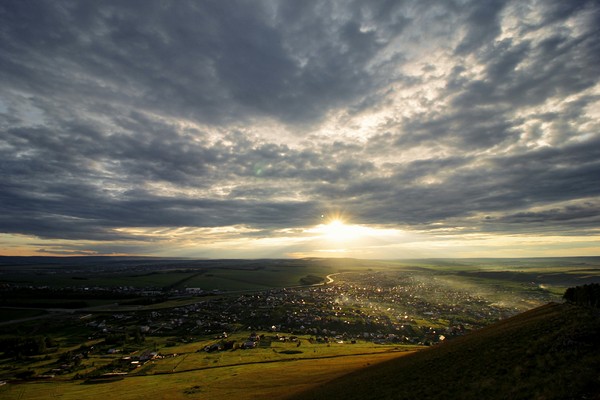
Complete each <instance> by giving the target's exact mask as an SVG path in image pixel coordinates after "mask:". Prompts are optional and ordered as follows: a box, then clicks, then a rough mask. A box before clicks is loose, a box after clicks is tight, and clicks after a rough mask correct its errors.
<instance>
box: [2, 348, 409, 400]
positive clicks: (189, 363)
mask: <svg viewBox="0 0 600 400" xmlns="http://www.w3.org/2000/svg"><path fill="white" fill-rule="evenodd" d="M234 339H243V338H242V337H241V336H240V337H239V338H238V337H234ZM152 340H153V339H148V341H152ZM157 340H158V341H162V339H161V338H158V339H157ZM300 340H301V345H300V346H298V345H297V343H290V342H285V343H283V342H277V341H275V342H272V343H271V344H270V346H268V347H260V346H259V347H258V348H256V349H250V350H241V349H236V350H227V351H221V352H215V353H207V352H205V351H203V350H202V349H203V348H204V346H205V345H207V344H211V343H214V342H215V340H212V339H207V340H204V341H199V342H195V343H190V344H185V345H179V346H173V347H163V348H161V350H160V351H161V353H164V354H165V355H167V356H166V357H165V358H163V359H158V360H154V361H150V362H148V363H146V364H145V365H143V366H142V367H140V368H138V369H136V370H134V371H133V372H131V373H130V374H129V375H128V376H127V377H125V378H124V379H123V380H118V381H114V382H108V383H98V384H89V383H86V382H87V381H86V380H84V379H74V374H70V375H62V376H60V377H57V378H54V379H52V380H49V381H44V380H36V381H31V382H20V383H16V384H15V383H8V384H7V385H4V386H2V387H0V396H1V397H2V398H3V399H24V398H27V399H46V398H52V397H60V398H61V399H97V398H100V397H102V396H105V395H110V394H111V393H112V394H113V395H115V393H118V398H120V399H138V398H142V397H145V396H147V395H148V394H150V393H152V395H153V396H156V397H157V398H170V399H171V398H173V399H188V398H210V399H225V398H230V397H229V396H231V398H236V399H262V398H266V397H264V396H268V397H269V398H283V395H284V394H285V395H287V394H290V395H291V394H294V393H299V392H301V391H304V390H306V389H309V388H311V387H314V386H316V385H318V384H322V383H325V382H327V381H330V380H332V379H334V378H336V377H339V376H341V375H343V374H345V373H348V372H350V371H354V370H356V369H359V368H363V367H365V366H368V365H373V364H376V363H378V362H381V361H385V360H389V359H391V358H395V357H399V356H402V355H405V354H409V353H410V352H413V351H415V350H416V349H418V348H417V347H414V346H382V345H375V344H373V343H367V342H362V343H361V342H359V343H356V344H338V343H334V344H330V345H327V344H311V343H309V341H308V340H307V338H306V337H303V338H301V339H300ZM139 351H141V350H139ZM171 354H176V355H175V356H170V355H171ZM122 356H123V355H112V356H107V355H100V354H99V355H94V356H92V357H90V358H89V359H88V360H85V361H84V367H83V369H82V370H80V371H78V373H80V374H83V373H85V372H86V371H87V370H88V369H87V366H89V365H92V364H93V365H94V366H95V367H98V366H102V365H106V364H108V363H110V362H113V361H114V360H116V359H118V358H120V357H122ZM51 363H52V361H51V360H48V361H43V360H40V361H39V362H37V363H32V364H31V365H29V367H28V368H33V369H36V370H37V371H40V372H41V371H43V370H45V369H47V368H48V366H47V365H48V364H51ZM282 388H285V390H283V391H282ZM190 396H191V397H190Z"/></svg>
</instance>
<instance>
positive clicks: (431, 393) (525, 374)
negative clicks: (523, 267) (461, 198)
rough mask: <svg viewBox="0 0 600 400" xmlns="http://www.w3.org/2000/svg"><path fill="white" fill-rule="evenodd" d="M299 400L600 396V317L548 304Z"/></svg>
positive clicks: (343, 379)
mask: <svg viewBox="0 0 600 400" xmlns="http://www.w3.org/2000/svg"><path fill="white" fill-rule="evenodd" d="M293 399H294V400H308V399H345V400H350V399H445V400H447V399H545V400H546V399H600V316H599V315H598V312H597V311H595V312H594V311H591V310H589V309H586V308H582V307H579V306H574V305H571V304H548V305H546V306H543V307H539V308H536V309H534V310H531V311H528V312H525V313H523V314H520V315H518V316H515V317H513V318H509V319H507V320H504V321H502V322H499V323H497V324H494V325H491V326H489V327H487V328H485V329H482V330H480V331H478V332H475V333H473V334H470V335H468V336H464V337H461V338H459V339H456V340H454V341H452V342H448V343H444V344H442V345H438V346H436V347H432V348H430V349H427V350H424V351H420V352H417V353H415V354H412V355H409V356H406V357H402V358H398V359H394V360H391V361H388V362H385V363H381V364H378V365H375V366H373V367H370V368H367V369H363V370H361V371H358V372H355V373H352V374H349V375H346V376H344V377H341V378H339V379H336V380H334V381H333V382H331V383H329V384H325V385H323V386H321V387H318V388H316V389H313V390H311V391H308V392H305V393H303V394H302V395H300V396H296V397H293Z"/></svg>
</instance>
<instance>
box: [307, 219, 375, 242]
mask: <svg viewBox="0 0 600 400" xmlns="http://www.w3.org/2000/svg"><path fill="white" fill-rule="evenodd" d="M318 230H319V232H320V233H321V234H322V236H323V237H324V238H325V239H327V240H331V241H334V242H347V241H351V240H355V239H358V238H360V237H361V236H363V235H364V232H363V229H362V228H361V227H360V226H358V225H348V224H346V223H344V222H343V221H342V220H340V219H334V220H332V221H331V222H329V223H327V224H323V225H320V226H319V229H318Z"/></svg>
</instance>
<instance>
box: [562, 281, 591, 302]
mask: <svg viewBox="0 0 600 400" xmlns="http://www.w3.org/2000/svg"><path fill="white" fill-rule="evenodd" d="M563 299H565V300H567V301H568V302H571V303H575V304H579V305H582V306H587V307H594V308H600V283H590V284H587V285H583V286H575V287H570V288H568V289H567V290H566V291H565V294H564V295H563Z"/></svg>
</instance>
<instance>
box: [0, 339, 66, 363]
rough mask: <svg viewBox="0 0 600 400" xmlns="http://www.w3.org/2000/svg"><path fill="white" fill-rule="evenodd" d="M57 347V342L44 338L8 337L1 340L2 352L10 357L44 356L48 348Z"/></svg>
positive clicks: (0, 348)
mask: <svg viewBox="0 0 600 400" xmlns="http://www.w3.org/2000/svg"><path fill="white" fill-rule="evenodd" d="M56 346H58V343H57V342H56V341H54V340H53V339H52V338H49V337H44V336H8V337H4V338H2V339H0V351H2V352H3V353H4V355H5V356H9V357H17V358H19V357H23V356H33V355H38V354H44V353H45V352H46V350H47V349H48V348H51V347H56Z"/></svg>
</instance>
